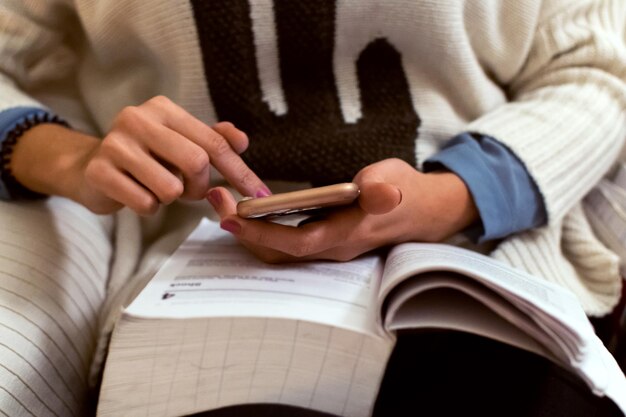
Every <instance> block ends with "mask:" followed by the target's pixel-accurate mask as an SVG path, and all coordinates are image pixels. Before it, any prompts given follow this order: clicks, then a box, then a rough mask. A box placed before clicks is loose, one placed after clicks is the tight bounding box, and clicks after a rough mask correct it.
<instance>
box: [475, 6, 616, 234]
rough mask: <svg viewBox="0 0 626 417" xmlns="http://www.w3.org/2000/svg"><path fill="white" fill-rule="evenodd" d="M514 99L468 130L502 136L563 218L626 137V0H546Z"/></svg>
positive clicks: (555, 215) (512, 90)
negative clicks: (625, 30)
mask: <svg viewBox="0 0 626 417" xmlns="http://www.w3.org/2000/svg"><path fill="white" fill-rule="evenodd" d="M543 4H544V6H543V7H544V8H543V15H542V16H541V17H540V20H539V23H538V25H537V29H536V32H535V34H534V38H533V41H532V47H531V48H530V51H529V54H528V56H527V59H526V63H525V65H524V66H523V67H522V69H521V70H520V72H519V73H518V74H517V75H516V76H515V77H514V79H513V80H512V81H511V82H510V84H509V85H508V86H507V90H508V91H507V93H508V95H509V97H511V100H510V101H509V102H508V103H507V104H505V105H503V106H501V107H499V108H497V109H494V110H493V111H491V112H488V113H487V114H485V115H483V116H482V117H480V118H478V119H477V120H475V121H473V122H472V123H471V124H470V125H469V126H468V127H467V130H468V131H470V132H473V133H476V134H479V135H485V136H490V137H495V138H498V140H499V141H501V142H502V143H503V144H504V145H505V146H506V147H507V148H508V149H510V150H511V151H512V152H513V153H514V154H515V155H516V156H517V157H518V158H519V160H520V161H522V163H523V164H524V165H525V167H526V169H527V170H528V172H529V174H530V175H531V176H532V178H533V180H534V182H535V183H536V184H537V186H538V187H539V191H540V193H541V195H542V197H543V199H544V203H545V206H546V211H547V215H548V223H549V224H553V223H555V222H558V221H560V220H561V219H562V218H563V217H564V216H565V214H566V213H567V212H569V210H570V209H572V207H574V205H575V204H576V203H578V202H580V201H581V200H582V198H583V197H584V195H585V194H587V193H588V192H589V190H590V189H591V188H592V187H593V186H594V184H596V183H597V182H598V181H599V180H600V178H601V177H602V176H603V175H604V174H605V173H606V172H607V171H608V170H609V169H610V167H611V165H612V163H613V162H614V161H615V160H616V158H617V157H618V155H619V152H620V150H621V148H622V144H623V141H624V138H625V137H626V83H625V80H626V49H625V45H624V22H625V21H626V2H624V1H623V0H597V1H591V0H570V1H564V0H546V1H544V2H543Z"/></svg>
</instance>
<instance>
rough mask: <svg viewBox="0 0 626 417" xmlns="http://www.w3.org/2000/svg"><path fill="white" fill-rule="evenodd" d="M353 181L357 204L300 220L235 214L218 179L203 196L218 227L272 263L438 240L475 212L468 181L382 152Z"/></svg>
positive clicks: (231, 200)
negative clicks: (283, 222)
mask: <svg viewBox="0 0 626 417" xmlns="http://www.w3.org/2000/svg"><path fill="white" fill-rule="evenodd" d="M353 182H355V183H356V184H358V186H359V188H360V189H361V193H360V195H359V200H358V204H354V205H351V206H347V207H342V208H337V209H334V210H332V211H331V212H330V213H329V214H328V215H326V216H324V217H323V218H321V219H320V220H316V221H313V222H310V223H306V224H304V225H302V226H299V227H293V226H286V225H281V224H276V223H272V222H269V221H264V220H249V219H243V218H241V217H239V216H237V210H236V205H237V203H236V201H235V198H234V197H233V195H232V194H230V192H228V190H226V189H225V188H222V187H217V188H213V189H211V190H210V191H209V194H208V200H209V202H210V203H211V204H212V205H213V207H214V208H215V209H216V211H217V213H218V214H219V216H220V218H221V226H222V228H223V229H225V230H227V231H229V232H231V233H232V234H233V235H235V236H236V237H237V238H238V239H239V241H240V242H241V243H242V244H243V245H245V246H246V247H247V248H248V249H249V250H250V251H252V252H253V253H254V254H255V255H256V256H257V257H259V258H260V259H262V260H264V261H266V262H272V263H279V262H294V261H301V260H314V259H326V260H339V261H346V260H350V259H353V258H355V257H357V256H359V255H361V254H363V253H365V252H368V251H370V250H372V249H376V248H379V247H382V246H387V245H391V244H397V243H401V242H407V241H422V242H424V241H425V242H438V241H441V240H443V239H445V238H447V237H449V236H451V235H453V234H455V233H457V232H459V231H461V230H462V229H464V228H466V227H467V226H469V225H470V224H472V223H473V222H475V221H477V220H478V218H479V217H478V212H477V209H476V206H475V204H474V201H473V200H472V197H471V194H470V193H469V191H468V189H467V187H466V186H465V184H464V183H463V181H462V180H461V179H460V178H459V177H458V176H457V175H455V174H454V173H451V172H447V171H441V172H433V173H428V174H424V173H422V172H420V171H417V170H416V169H415V168H413V167H412V166H410V165H409V164H407V163H406V162H404V161H402V160H399V159H386V160H383V161H380V162H377V163H374V164H372V165H369V166H367V167H365V168H363V169H362V170H361V171H360V172H359V173H358V174H357V175H356V176H355V177H354V180H353Z"/></svg>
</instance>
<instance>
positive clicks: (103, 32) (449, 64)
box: [0, 0, 626, 415]
mask: <svg viewBox="0 0 626 417" xmlns="http://www.w3.org/2000/svg"><path fill="white" fill-rule="evenodd" d="M294 3H300V2H293V1H283V0H276V1H270V0H251V1H250V2H248V1H245V0H211V1H204V2H202V1H199V0H198V1H191V0H190V1H182V0H180V1H173V0H151V1H150V2H146V1H144V0H125V1H118V0H98V1H90V0H73V1H70V0H48V1H37V0H29V1H23V0H0V57H1V59H0V111H2V110H3V109H7V108H12V107H17V106H28V107H43V106H46V107H47V108H49V109H51V110H52V111H53V112H55V113H56V114H58V115H59V116H60V117H62V118H63V119H64V120H67V121H68V122H69V124H70V125H71V126H73V127H75V128H77V129H81V130H85V131H88V132H92V133H98V132H104V131H106V130H108V128H109V126H110V125H111V122H112V120H113V119H114V117H115V115H116V114H117V113H118V112H119V111H120V110H121V109H122V108H123V107H124V106H127V105H135V104H140V103H142V102H144V101H145V100H147V99H149V98H151V97H153V96H155V95H159V94H162V95H165V96H168V97H169V98H170V99H172V100H173V101H175V102H176V103H178V104H179V105H181V106H182V107H184V108H185V109H187V110H188V111H189V112H190V113H192V114H193V115H195V116H196V117H198V118H199V119H201V120H203V121H204V122H206V123H214V122H216V121H217V120H218V119H220V118H228V119H232V120H231V121H233V122H235V124H237V125H240V126H241V127H242V128H244V130H246V131H247V133H248V134H249V136H250V139H251V142H252V144H253V145H252V147H251V152H250V153H249V154H246V158H248V161H249V162H250V164H251V165H253V166H254V167H255V169H258V170H259V171H260V172H261V173H265V172H267V173H268V174H267V175H269V176H271V175H274V174H276V175H275V176H276V177H278V176H283V175H285V176H289V177H290V178H292V179H297V180H302V179H310V178H311V177H316V178H320V179H321V181H323V182H326V181H332V180H335V179H336V178H344V177H345V176H346V175H350V174H351V173H352V172H354V170H355V169H358V168H359V167H360V166H361V165H362V164H364V163H368V162H369V161H371V160H372V159H376V158H379V157H386V156H390V155H394V154H395V153H396V152H397V153H398V154H399V156H401V157H402V158H404V159H405V160H409V161H412V162H413V163H415V164H416V166H417V167H419V166H420V165H421V163H422V162H423V161H425V160H426V159H427V158H428V157H429V156H430V155H432V154H434V153H435V152H436V151H437V150H438V149H439V148H440V147H441V146H442V145H443V144H444V143H445V142H446V141H447V140H448V139H449V138H451V137H453V136H455V135H456V134H458V133H460V132H463V131H468V130H469V131H472V132H476V133H479V134H484V135H488V136H491V137H493V138H495V139H497V140H499V141H501V142H502V143H504V144H505V145H506V146H507V147H508V148H509V149H511V150H512V151H513V152H514V153H515V154H516V156H517V157H518V158H519V159H520V160H521V161H522V162H523V163H524V164H525V166H526V168H527V169H528V171H529V172H530V174H531V176H532V177H533V180H534V181H535V182H536V184H537V185H538V187H539V191H540V192H541V194H542V196H543V198H544V201H545V204H546V208H547V213H548V225H547V226H546V227H544V228H541V229H538V230H534V231H531V232H527V233H522V234H519V235H516V236H512V237H510V238H508V239H506V240H505V241H504V242H502V243H501V244H500V245H499V246H498V248H497V249H496V250H495V252H494V253H493V256H494V257H496V258H498V259H502V260H505V261H507V262H509V263H510V264H512V265H514V266H517V267H519V268H522V269H524V270H527V271H529V272H531V273H533V274H535V275H536V276H537V277H538V279H546V280H549V281H552V282H556V283H559V284H561V285H563V286H565V287H567V288H569V289H570V290H572V291H573V292H574V293H575V294H576V295H577V296H578V298H579V299H580V301H581V303H582V305H583V307H584V308H585V311H586V312H587V313H588V314H590V315H603V314H606V313H607V312H609V311H610V310H611V309H612V307H613V306H614V305H615V304H616V303H617V300H618V297H619V294H620V291H619V288H620V286H621V279H620V276H619V273H618V262H617V258H616V256H615V255H614V254H612V253H611V252H610V251H608V250H607V249H606V248H605V247H604V246H603V245H602V244H601V243H600V242H599V241H598V240H596V239H595V238H594V237H593V234H592V233H591V229H590V228H589V225H588V222H587V219H586V217H585V214H584V212H583V211H582V210H581V209H580V201H581V199H582V198H583V196H584V195H586V194H587V193H588V192H589V191H590V190H591V189H592V187H593V186H594V184H596V183H597V182H598V181H599V180H600V179H601V177H602V176H603V175H604V174H605V173H606V172H607V171H608V170H609V168H610V166H611V164H612V163H613V162H614V161H615V160H616V159H617V158H618V154H619V151H620V149H621V148H622V144H623V141H624V138H625V137H626V87H625V86H626V51H625V48H624V41H625V35H624V29H625V24H624V22H625V21H626V2H625V1H624V0H543V1H542V0H520V1H478V0H476V1H474V0H467V1H459V0H391V1H385V2H381V1H379V0H343V1H337V2H334V1H321V0H320V2H319V4H320V7H319V8H316V7H317V4H318V2H308V3H310V4H311V5H313V3H315V5H316V7H312V6H311V7H309V8H307V7H304V6H305V2H301V3H302V5H301V6H303V7H296V5H295V4H294ZM308 3H307V4H308ZM207 5H210V6H207ZM322 6H323V7H322ZM218 12H219V13H218ZM309 14H311V16H313V17H315V18H314V19H311V20H310V19H307V16H309ZM229 22H236V23H237V24H236V26H235V27H232V28H229V27H228V23H229ZM311 22H313V23H314V24H311ZM315 22H317V23H315ZM333 22H334V25H333ZM316 25H317V26H316ZM317 29H319V30H322V29H323V30H324V31H325V32H323V33H322V32H320V34H321V35H323V36H322V37H321V38H320V39H322V41H323V42H322V43H320V44H319V45H317V44H316V43H315V42H314V40H315V39H314V37H313V40H312V37H311V34H315V33H316V30H317ZM234 39H236V40H237V42H238V43H234ZM320 57H321V58H320ZM314 58H315V59H314ZM317 58H320V59H321V60H320V59H317ZM329 61H330V62H329ZM386 64H388V65H386ZM372 68H373V69H379V70H380V71H379V72H375V73H374V74H378V75H377V76H375V77H368V74H369V71H370V70H371V69H372ZM216 69H219V71H217V70H216ZM225 71H226V72H227V73H224V72H225ZM386 77H393V79H386ZM225 80H226V81H225ZM237 81H239V82H237ZM241 88H246V90H243V91H242V90H239V89H241ZM307 98H311V99H310V100H308V101H307ZM257 117H258V119H256V118H257ZM269 126H273V127H272V130H270V129H269ZM368 132H369V133H368ZM267 147H269V148H271V149H272V150H273V151H275V152H272V153H271V154H270V155H268V154H266V153H264V150H265V149H266V148H267ZM407 150H408V151H407ZM273 155H278V157H275V160H271V161H268V159H269V158H272V157H273ZM348 161H350V165H349V167H348V169H347V170H344V168H345V166H344V165H348V164H343V162H348ZM355 161H356V162H355ZM279 169H284V171H277V170H279ZM311 170H313V171H311ZM272 173H273V174H272ZM5 207H8V208H5ZM15 207H17V206H14V205H12V203H2V205H1V206H0V218H3V217H4V216H5V212H7V211H6V210H9V211H10V212H11V213H13V212H15V210H16V208H15ZM45 210H49V209H45ZM87 217H89V216H87ZM3 224H4V223H3ZM60 224H63V223H60ZM58 233H61V232H58ZM119 233H121V234H120V235H118V241H119V239H122V238H123V237H124V233H130V232H128V231H125V230H119ZM52 235H53V236H54V235H55V234H54V233H53V234H52ZM24 238H25V239H26V237H24ZM41 238H42V239H52V238H50V237H45V236H41ZM3 239H4V240H2V242H3V244H4V242H13V240H14V238H13V237H3ZM105 246H106V245H105ZM2 253H3V254H4V252H2ZM132 253H137V254H138V253H142V251H139V250H137V251H133V252H132ZM147 253H150V252H147ZM70 254H73V252H71V253H70ZM162 255H163V254H162V253H161V252H159V256H162ZM28 256H30V255H28ZM28 256H27V255H24V254H20V253H17V252H16V253H15V254H14V255H12V262H14V263H15V262H17V263H18V264H19V263H20V262H22V261H21V259H22V257H28ZM72 256H73V255H72ZM114 256H116V257H118V258H116V259H119V256H120V253H119V252H117V253H114ZM125 256H128V253H127V254H125ZM134 261H136V260H132V261H131V260H127V261H126V262H127V263H128V264H134V263H133V262H134ZM68 262H69V261H68ZM141 262H143V263H144V264H148V263H149V260H146V259H142V260H141ZM26 264H28V263H26ZM11 265H13V264H12V263H10V262H8V261H2V262H0V274H8V273H12V274H13V275H16V274H17V276H18V278H17V279H20V278H19V277H20V274H22V275H25V276H26V275H29V274H30V272H28V271H21V272H20V271H18V273H15V272H10V271H11V270H10V268H13V266H11ZM130 269H132V268H121V270H126V271H127V270H130ZM128 273H130V272H128ZM29 276H30V275H29ZM31 279H33V278H32V277H31ZM68 279H69V278H68ZM98 279H100V278H98ZM35 282H37V280H35ZM116 282H125V281H124V279H119V280H116ZM30 292H31V290H29V289H28V288H26V287H23V286H22V287H19V290H15V291H14V293H17V294H22V295H23V297H25V298H26V299H32V297H30V296H28V294H30ZM24 294H26V295H24ZM15 297H16V296H15V295H6V294H5V295H0V304H2V303H4V304H6V303H9V302H11V303H14V302H15V300H16V299H17V298H15ZM71 298H73V299H75V300H78V299H79V297H71ZM96 298H97V297H96ZM33 300H34V301H33V302H34V303H35V304H36V305H41V306H42V309H44V311H46V313H45V314H48V312H49V311H53V310H51V309H53V307H50V306H48V304H46V303H48V302H43V301H39V300H38V299H36V298H34V299H33ZM94 300H95V299H94ZM92 301H93V300H92ZM98 303H99V299H98V300H95V301H93V302H91V301H90V303H89V305H91V306H93V308H96V306H97V305H98ZM31 307H32V308H35V307H34V305H33V306H31ZM31 307H27V306H24V305H21V306H20V307H12V308H14V310H15V311H18V312H19V314H20V315H21V317H25V318H24V320H26V321H28V322H29V323H35V325H37V326H44V327H45V326H47V323H48V319H47V318H44V317H43V316H41V314H44V313H41V314H40V313H35V312H32V311H31ZM87 308H92V307H87ZM113 310H115V309H114V308H112V309H111V311H113ZM45 314H44V315H45ZM6 317H9V316H6V315H0V327H1V326H5V327H10V328H18V327H19V328H21V327H24V326H26V324H24V325H23V326H22V325H20V324H19V321H14V320H13V319H7V318H6ZM46 317H47V316H46ZM55 317H56V316H55ZM89 317H90V318H89V320H91V318H92V316H89ZM16 320H17V319H16ZM19 320H22V319H19ZM16 326H17V327H16ZM63 326H66V325H62V326H61V327H60V328H61V329H68V328H70V327H63ZM67 326H71V324H67ZM68 334H69V333H68ZM72 334H73V333H72ZM92 334H93V333H90V332H87V333H85V335H90V337H91V335H92ZM63 337H65V336H63ZM76 337H77V339H76V340H80V339H78V337H79V336H76ZM81 337H82V336H81ZM1 340H2V343H5V342H4V340H5V338H2V339H1ZM7 340H8V339H7ZM55 340H56V339H55ZM81 343H82V342H81ZM20 346H22V347H24V346H30V348H29V349H31V351H30V352H31V353H32V354H33V355H35V356H33V357H36V356H37V355H43V353H36V352H35V351H36V350H37V349H38V347H37V346H38V345H37V344H36V343H35V344H28V343H27V344H20ZM84 346H85V348H84V349H85V352H86V351H88V350H89V349H90V348H91V347H92V346H93V344H89V343H87V342H85V345H84ZM81 349H82V348H81ZM26 351H27V349H26V348H24V349H23V352H26ZM64 351H65V350H64ZM33 352H34V353H33ZM21 353H22V352H21ZM24 354H25V353H24ZM28 355H30V353H29V354H28ZM81 355H84V356H83V358H82V359H80V360H77V361H75V362H76V363H79V362H80V363H84V362H85V361H88V358H89V357H90V356H89V355H90V353H81ZM29 357H30V356H29ZM4 359H5V360H9V359H6V358H4ZM5 360H2V361H0V368H1V367H2V366H5ZM50 360H51V363H53V364H54V366H53V365H50V366H52V367H53V368H54V369H56V370H57V371H58V372H60V373H61V374H62V375H64V376H63V377H62V378H66V377H67V378H71V377H70V376H67V375H71V373H72V372H73V371H71V369H72V368H71V367H68V366H65V362H63V361H64V359H62V358H58V359H57V358H50ZM33 361H34V360H33ZM81 361H82V362H81ZM50 366H49V367H48V368H46V369H48V371H45V373H44V374H45V375H46V376H44V377H42V379H41V380H40V382H32V381H37V376H36V375H37V373H36V372H42V371H40V370H39V368H38V370H37V371H33V370H32V369H31V370H27V369H26V368H27V367H28V360H26V361H25V362H24V369H22V370H19V371H13V373H12V374H11V375H13V376H12V377H11V378H8V377H7V378H5V377H2V378H0V388H2V389H0V392H2V394H1V395H2V398H1V399H0V410H2V412H4V413H8V414H9V415H15V414H14V413H12V411H13V410H16V409H18V408H13V407H19V404H20V402H19V401H23V402H27V403H29V404H31V400H32V401H33V402H34V403H36V402H37V401H36V398H34V397H33V396H34V395H35V394H33V393H34V392H37V393H38V392H45V390H50V389H58V390H66V392H65V394H63V396H62V397H63V398H64V400H63V401H61V402H59V403H58V404H57V403H55V405H54V407H53V406H52V405H50V406H49V407H50V410H53V411H50V410H48V411H46V409H45V407H43V408H41V405H40V406H39V407H40V409H37V412H36V414H37V415H67V414H66V413H65V411H64V410H66V409H67V408H68V407H69V408H75V407H74V406H73V405H72V401H74V400H73V399H72V398H73V397H72V396H73V395H74V394H70V391H71V389H70V388H61V387H62V385H60V384H58V383H57V382H55V381H57V380H58V378H59V377H58V376H55V372H56V371H54V370H50V369H52V368H50ZM81 366H82V365H81ZM44 367H45V366H44ZM2 369H6V368H2ZM67 369H69V370H67ZM80 369H81V372H82V369H83V368H80ZM65 372H67V373H68V374H67V375H65ZM7 375H8V374H7ZM33 375H35V376H33ZM20 378H21V379H20ZM81 378H82V377H81ZM9 380H11V381H18V382H19V380H22V381H27V382H25V383H24V384H25V385H27V386H28V384H34V385H36V386H37V387H38V388H37V390H32V391H31V392H30V394H29V393H28V390H24V391H20V392H21V393H23V395H24V397H21V398H20V399H19V401H18V400H16V399H15V398H14V397H11V395H14V394H13V391H12V389H13V388H14V387H15V386H16V385H15V384H13V382H11V383H9V382H7V381H9ZM68 380H69V379H68ZM77 380H80V378H78V379H77ZM16 383H17V382H16ZM34 385H33V386H34ZM41 387H43V388H41ZM46 387H47V388H46ZM40 388H41V389H43V390H44V391H39V389H40ZM7 393H8V394H7ZM76 395H78V394H76ZM55 401H56V400H55ZM59 401H60V400H59ZM29 409H30V408H29ZM20 412H22V411H20ZM18 415H19V414H18Z"/></svg>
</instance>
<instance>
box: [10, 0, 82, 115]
mask: <svg viewBox="0 0 626 417" xmlns="http://www.w3.org/2000/svg"><path fill="white" fill-rule="evenodd" d="M71 4H72V2H71V1H69V0H47V1H28V2H26V1H22V0H2V1H1V2H0V112H5V111H7V110H11V109H15V108H37V109H41V110H44V111H49V110H50V107H51V106H50V105H51V104H52V103H55V104H56V103H62V105H61V106H56V107H59V108H55V109H53V112H54V113H57V114H59V115H60V116H61V117H64V118H67V117H66V115H65V114H64V112H65V109H66V108H67V109H68V113H72V114H75V113H76V114H78V113H80V112H83V111H84V106H83V105H82V103H81V100H80V99H79V97H78V94H77V89H76V73H75V70H76V68H77V59H78V58H77V56H78V55H77V50H78V49H79V48H80V42H81V40H80V39H82V32H81V30H80V25H79V23H78V20H77V17H76V14H75V10H74V9H73V6H72V5H71ZM76 109H80V110H79V111H77V110H76ZM81 117H82V115H81ZM70 119H71V117H70ZM70 121H71V122H73V121H72V120H70ZM72 124H73V125H81V126H82V125H85V123H81V122H77V123H72Z"/></svg>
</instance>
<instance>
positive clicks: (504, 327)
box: [385, 272, 564, 363]
mask: <svg viewBox="0 0 626 417" xmlns="http://www.w3.org/2000/svg"><path fill="white" fill-rule="evenodd" d="M386 305H387V308H386V312H385V328H386V329H389V330H394V331H395V330H399V329H419V328H445V329H451V330H459V331H464V332H469V333H474V334H477V335H481V336H484V337H488V338H490V339H494V340H498V341H500V342H503V343H507V344H510V345H512V346H515V347H518V348H521V349H525V350H528V351H530V352H534V353H536V354H538V355H541V356H544V357H547V358H548V359H550V360H552V361H553V362H556V363H562V362H561V359H559V358H562V357H564V355H563V354H562V351H560V350H559V346H558V345H555V343H554V342H553V341H552V339H550V338H549V337H547V336H546V335H545V334H544V333H543V332H542V331H541V329H540V328H539V327H538V326H537V324H536V323H534V322H533V321H532V320H531V319H530V318H529V317H528V316H527V315H526V314H524V313H522V312H520V311H519V310H517V309H516V308H515V307H513V306H512V305H511V304H510V303H509V302H508V301H506V300H505V299H504V298H503V297H502V296H500V295H498V294H497V293H495V292H494V291H492V290H490V289H488V288H487V287H485V286H484V285H480V284H479V283H478V282H476V281H468V280H467V278H466V277H463V276H461V275H458V274H454V273H448V272H428V273H423V274H421V275H420V277H419V279H415V280H407V281H404V282H403V283H402V284H401V285H400V286H399V287H397V288H396V289H395V290H394V291H393V292H391V293H390V294H389V296H388V301H387V302H386ZM494 313H495V314H494ZM555 350H556V352H557V353H556V355H555V353H553V351H555Z"/></svg>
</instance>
